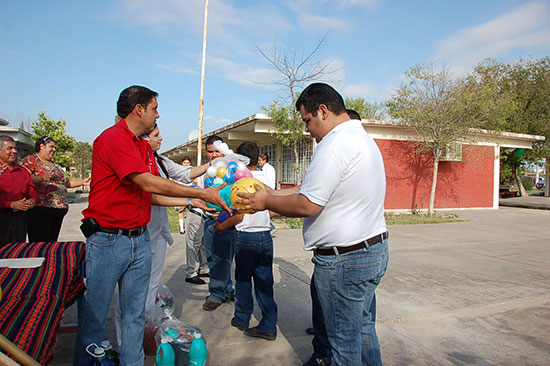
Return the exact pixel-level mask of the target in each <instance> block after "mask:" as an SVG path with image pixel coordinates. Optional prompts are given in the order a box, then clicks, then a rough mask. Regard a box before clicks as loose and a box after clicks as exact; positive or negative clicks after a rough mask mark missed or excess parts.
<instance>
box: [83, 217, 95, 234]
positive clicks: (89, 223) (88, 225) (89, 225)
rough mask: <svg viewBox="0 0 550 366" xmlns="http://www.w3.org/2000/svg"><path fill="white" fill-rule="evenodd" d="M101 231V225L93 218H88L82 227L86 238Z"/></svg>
mask: <svg viewBox="0 0 550 366" xmlns="http://www.w3.org/2000/svg"><path fill="white" fill-rule="evenodd" d="M98 229H99V224H98V223H97V221H95V219H94V218H93V217H87V218H86V219H85V220H84V221H82V224H81V225H80V231H82V234H84V236H85V237H88V236H90V235H92V234H94V233H95V232H96V231H97V230H98Z"/></svg>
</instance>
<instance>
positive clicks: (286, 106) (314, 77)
mask: <svg viewBox="0 0 550 366" xmlns="http://www.w3.org/2000/svg"><path fill="white" fill-rule="evenodd" d="M327 35H328V33H327V34H325V35H324V36H323V37H321V38H320V39H319V41H318V42H317V43H316V44H315V46H314V47H313V49H312V50H311V51H309V52H306V51H305V50H304V49H298V48H295V49H292V50H289V49H284V48H283V47H281V46H279V45H278V44H277V43H275V44H274V46H273V49H272V51H271V52H266V51H264V50H263V49H261V48H260V47H259V46H256V49H257V50H258V52H259V53H260V55H262V57H263V58H264V59H265V60H266V61H267V63H268V64H269V65H270V66H271V68H272V69H273V70H275V71H276V73H277V74H278V75H279V78H278V79H276V80H275V81H273V82H268V83H265V82H262V83H264V84H271V85H275V86H277V87H278V90H277V93H278V94H279V96H278V99H276V100H274V101H273V103H272V104H271V105H270V106H267V107H264V108H263V109H264V111H265V112H266V113H267V114H268V115H269V116H270V117H271V119H272V121H273V126H274V128H275V131H276V132H275V136H276V137H277V139H278V140H279V141H280V142H281V144H283V145H284V146H291V147H292V149H293V151H294V158H295V163H294V180H295V182H294V183H300V181H301V179H302V177H301V176H300V174H299V172H300V157H299V155H298V142H299V141H300V139H301V138H303V132H304V126H303V124H302V121H301V119H300V115H299V113H297V112H296V109H295V108H294V105H295V102H296V99H297V97H298V91H299V90H302V89H304V88H305V87H306V86H307V84H309V83H312V82H315V81H325V82H329V81H333V82H334V81H335V80H331V76H333V75H334V74H335V72H336V71H338V69H336V68H334V67H332V61H328V62H325V61H322V60H321V59H320V57H319V52H320V51H321V49H322V48H323V46H324V45H325V42H326V37H327Z"/></svg>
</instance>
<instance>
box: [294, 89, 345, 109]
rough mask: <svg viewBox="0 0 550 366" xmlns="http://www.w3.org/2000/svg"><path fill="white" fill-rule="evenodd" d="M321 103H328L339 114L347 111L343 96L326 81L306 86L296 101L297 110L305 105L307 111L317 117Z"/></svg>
mask: <svg viewBox="0 0 550 366" xmlns="http://www.w3.org/2000/svg"><path fill="white" fill-rule="evenodd" d="M321 104H324V105H326V106H327V108H328V110H329V111H331V112H332V113H334V114H336V115H337V116H339V115H340V114H342V113H345V112H346V105H345V103H344V99H343V98H342V96H341V95H340V94H339V93H338V92H337V91H336V90H335V89H334V88H333V87H332V86H330V85H328V84H324V83H313V84H310V85H309V86H308V87H307V88H305V89H304V91H302V93H301V94H300V97H298V100H297V101H296V110H297V111H299V110H300V107H301V106H304V109H305V111H306V112H308V113H311V114H312V115H313V117H316V116H317V111H318V110H319V106H320V105H321Z"/></svg>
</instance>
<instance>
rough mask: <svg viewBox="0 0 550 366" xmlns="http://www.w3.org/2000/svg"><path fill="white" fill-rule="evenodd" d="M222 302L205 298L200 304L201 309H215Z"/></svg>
mask: <svg viewBox="0 0 550 366" xmlns="http://www.w3.org/2000/svg"><path fill="white" fill-rule="evenodd" d="M221 304H222V303H221V302H215V301H212V300H210V299H206V301H205V302H204V304H202V309H203V310H206V311H214V310H216V309H217V308H218V307H219V306H220V305H221Z"/></svg>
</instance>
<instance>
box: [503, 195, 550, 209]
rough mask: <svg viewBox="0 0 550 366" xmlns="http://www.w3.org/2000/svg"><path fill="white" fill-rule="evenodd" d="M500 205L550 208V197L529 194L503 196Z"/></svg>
mask: <svg viewBox="0 0 550 366" xmlns="http://www.w3.org/2000/svg"><path fill="white" fill-rule="evenodd" d="M499 204H500V206H507V207H522V208H534V209H539V210H550V197H544V196H528V197H513V198H501V199H500V200H499Z"/></svg>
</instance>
